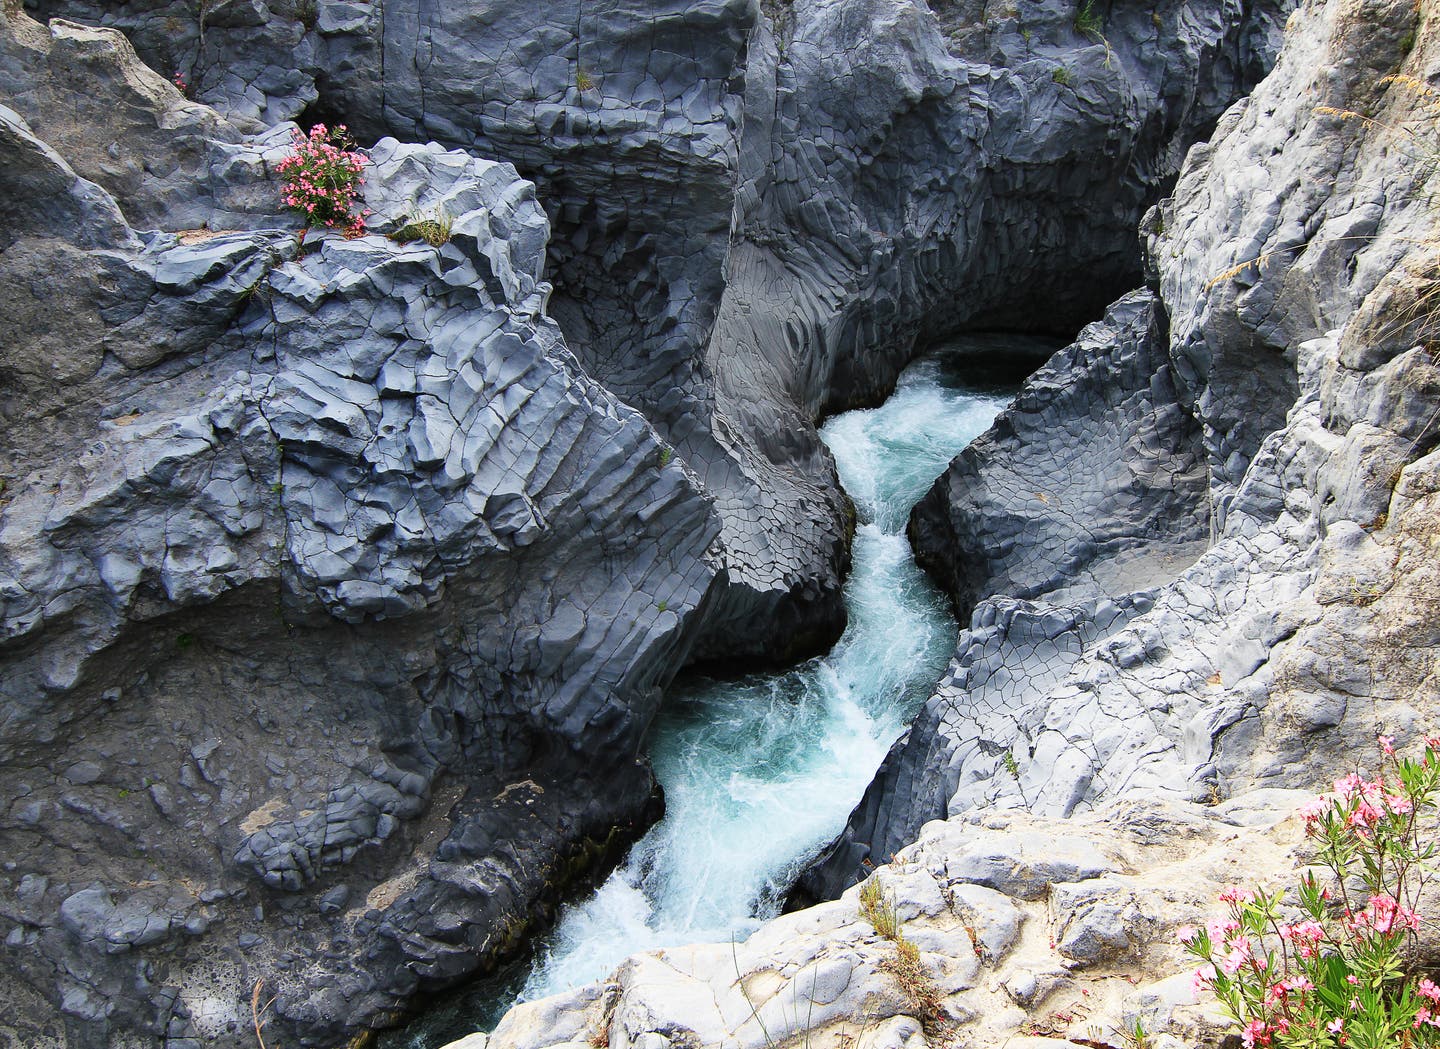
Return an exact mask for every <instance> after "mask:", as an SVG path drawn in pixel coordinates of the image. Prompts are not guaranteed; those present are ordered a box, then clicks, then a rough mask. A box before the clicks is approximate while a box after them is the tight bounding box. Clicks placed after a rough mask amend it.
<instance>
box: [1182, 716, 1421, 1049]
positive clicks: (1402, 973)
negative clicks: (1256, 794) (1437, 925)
mask: <svg viewBox="0 0 1440 1049" xmlns="http://www.w3.org/2000/svg"><path fill="white" fill-rule="evenodd" d="M1380 747H1381V751H1382V770H1381V772H1380V773H1379V774H1378V775H1376V776H1375V777H1374V778H1373V779H1366V778H1364V777H1362V776H1360V775H1359V774H1355V773H1352V774H1351V775H1349V776H1346V777H1345V778H1343V779H1340V780H1337V781H1336V782H1335V792H1334V793H1333V794H1332V795H1329V796H1322V797H1320V798H1318V799H1316V800H1315V801H1313V802H1311V803H1310V804H1308V805H1307V806H1305V807H1304V808H1303V809H1302V810H1301V811H1302V813H1303V815H1304V817H1305V829H1306V833H1307V835H1309V837H1310V838H1311V839H1312V840H1313V841H1314V842H1315V844H1316V851H1317V855H1316V862H1317V865H1318V866H1319V867H1321V868H1323V869H1324V871H1325V872H1326V873H1325V876H1324V884H1322V881H1321V878H1319V877H1317V876H1316V874H1315V873H1314V872H1313V871H1306V872H1305V873H1303V874H1302V875H1301V877H1300V879H1299V883H1298V884H1297V886H1296V887H1295V890H1294V893H1293V895H1291V896H1289V897H1287V894H1286V893H1284V892H1283V891H1282V892H1265V891H1259V890H1256V891H1252V890H1246V889H1239V888H1231V889H1227V890H1226V891H1225V892H1224V893H1222V894H1221V895H1220V899H1221V901H1222V902H1224V903H1225V904H1226V905H1227V907H1228V914H1227V916H1226V917H1225V918H1223V919H1221V920H1217V921H1212V922H1210V923H1208V924H1207V925H1206V926H1205V927H1204V928H1200V929H1191V930H1187V931H1185V932H1184V933H1182V937H1181V938H1182V940H1183V941H1184V942H1185V943H1186V945H1187V948H1188V950H1189V951H1190V953H1191V954H1193V955H1194V956H1195V957H1197V958H1199V959H1200V960H1201V962H1202V963H1203V964H1202V966H1201V967H1200V969H1199V970H1197V971H1196V973H1195V984H1196V987H1197V989H1208V990H1210V991H1211V992H1213V993H1214V995H1215V996H1216V998H1218V999H1219V1001H1220V1004H1221V1006H1222V1007H1223V1008H1224V1009H1225V1011H1226V1012H1227V1013H1228V1014H1229V1015H1230V1017H1231V1018H1232V1019H1233V1020H1234V1021H1235V1023H1237V1024H1238V1025H1239V1026H1240V1029H1241V1040H1242V1041H1243V1042H1244V1044H1245V1045H1246V1047H1247V1049H1253V1047H1255V1046H1276V1047H1291V1046H1295V1047H1302V1046H1303V1047H1307V1049H1309V1047H1319V1046H1326V1047H1329V1046H1346V1047H1349V1049H1382V1047H1383V1049H1408V1047H1412V1046H1414V1047H1418V1046H1428V1045H1440V986H1437V985H1436V984H1435V983H1434V982H1432V981H1431V980H1430V979H1429V978H1428V977H1427V976H1426V975H1425V974H1424V973H1423V972H1422V971H1421V970H1420V968H1419V965H1418V961H1417V953H1416V947H1417V933H1418V931H1419V929H1420V927H1421V924H1422V922H1424V923H1426V924H1430V923H1429V922H1428V920H1426V919H1424V918H1422V916H1421V914H1420V913H1419V905H1420V895H1421V892H1422V891H1423V889H1424V888H1425V885H1426V882H1427V880H1428V879H1429V877H1430V874H1431V872H1432V871H1433V870H1434V867H1433V861H1434V858H1435V855H1436V847H1435V841H1434V831H1435V822H1436V794H1437V791H1440V738H1429V739H1427V740H1426V741H1425V751H1424V755H1423V757H1421V758H1419V759H1418V760H1417V759H1413V758H1402V757H1399V756H1398V755H1397V754H1396V753H1395V748H1394V744H1393V741H1392V740H1390V739H1389V738H1388V737H1385V736H1381V737H1380Z"/></svg>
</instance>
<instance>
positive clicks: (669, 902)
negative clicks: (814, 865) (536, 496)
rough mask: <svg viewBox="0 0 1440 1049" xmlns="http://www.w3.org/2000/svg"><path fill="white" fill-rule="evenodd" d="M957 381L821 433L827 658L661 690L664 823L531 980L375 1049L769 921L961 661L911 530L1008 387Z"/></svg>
mask: <svg viewBox="0 0 1440 1049" xmlns="http://www.w3.org/2000/svg"><path fill="white" fill-rule="evenodd" d="M967 370H970V369H968V368H966V367H964V365H962V364H957V363H956V362H955V361H954V360H950V359H947V358H946V357H944V356H932V357H927V358H923V359H921V360H919V361H917V362H916V363H914V364H912V365H911V366H910V367H909V368H908V369H906V371H905V373H904V375H903V376H902V377H901V379H900V383H899V385H898V387H897V389H896V391H895V393H894V394H893V395H892V396H891V397H890V399H889V400H887V401H886V402H885V403H884V404H883V405H881V406H880V407H879V408H874V409H870V410H863V411H852V412H846V413H844V414H843V415H839V416H836V417H835V418H833V419H831V420H830V421H829V422H828V423H827V424H826V425H825V426H824V428H823V429H822V430H821V434H822V436H823V437H824V440H825V443H826V444H827V445H828V446H829V447H830V450H831V452H832V453H833V454H834V456H835V460H836V462H837V464H838V465H839V469H840V478H841V481H842V483H843V484H844V486H845V490H846V491H847V492H848V493H849V494H850V497H851V499H853V500H854V502H855V506H856V510H857V514H858V517H859V522H860V523H859V525H858V527H857V529H856V534H855V546H854V564H853V568H852V570H851V575H850V578H849V580H848V581H847V583H846V586H845V599H846V602H847V606H848V609H849V625H848V626H847V628H846V630H845V633H844V636H843V637H842V638H841V639H840V641H839V642H838V643H837V644H836V645H835V647H834V648H833V649H832V650H831V651H830V652H829V653H828V654H827V655H825V656H822V657H818V658H816V659H812V660H810V661H808V662H806V663H804V664H801V665H800V666H798V667H795V668H793V669H791V670H788V671H783V672H780V673H772V674H756V675H751V676H748V677H744V678H741V679H740V680H738V681H734V680H732V681H710V680H704V679H701V680H695V679H692V680H690V681H688V682H686V683H684V684H682V685H680V686H678V687H677V688H675V689H674V690H672V692H671V693H670V695H668V696H667V698H666V702H665V706H664V709H663V710H662V712H661V714H660V715H659V717H658V718H657V720H656V724H655V727H654V729H653V732H652V735H651V740H650V754H651V757H652V760H653V761H654V765H655V772H656V775H657V776H658V777H659V780H660V783H661V784H662V785H663V787H664V789H665V801H666V813H665V817H664V818H663V819H662V820H661V821H660V822H659V823H657V824H656V825H655V826H654V827H653V828H652V829H651V830H650V831H649V833H647V834H646V835H645V836H644V837H643V838H642V839H641V840H640V841H639V842H637V843H636V844H635V846H634V847H633V848H632V849H631V852H630V854H629V857H628V859H627V860H626V862H625V863H624V864H623V865H622V866H621V867H620V868H619V869H617V870H616V871H615V872H614V873H613V874H612V875H611V876H610V878H609V879H608V880H607V881H606V882H605V883H604V884H603V885H601V887H600V888H599V889H598V890H596V891H595V892H594V893H593V894H592V895H591V896H590V897H589V898H588V899H585V900H583V901H580V902H578V903H576V904H573V905H571V906H569V907H567V908H565V909H564V910H563V911H562V912H561V917H560V919H559V921H558V922H557V924H556V926H555V929H554V930H553V931H552V932H551V934H550V935H549V936H548V937H546V939H545V940H544V942H543V943H542V944H541V946H540V948H539V950H538V951H537V953H536V955H535V956H534V958H533V960H532V961H531V963H530V964H529V966H528V968H521V969H516V970H513V971H512V972H511V973H510V974H508V975H507V976H505V977H502V978H500V979H499V980H492V981H489V982H488V987H486V988H477V989H476V991H474V992H470V993H468V994H467V995H465V996H462V997H461V998H459V999H457V1000H456V1001H454V1002H452V1003H451V1004H450V1005H449V1006H448V1007H446V1008H444V1009H441V1010H437V1011H435V1012H432V1013H431V1014H430V1015H429V1016H428V1017H426V1018H425V1019H424V1020H422V1021H420V1022H418V1023H417V1024H414V1025H411V1027H409V1028H407V1029H406V1030H405V1031H404V1032H403V1033H401V1034H399V1035H398V1036H396V1035H392V1036H389V1037H386V1038H385V1039H383V1040H382V1042H381V1045H382V1046H386V1047H388V1049H434V1047H435V1046H438V1045H442V1044H443V1043H444V1042H445V1041H446V1040H448V1039H450V1038H458V1037H460V1036H461V1035H463V1034H465V1033H467V1032H469V1031H473V1030H475V1029H476V1028H477V1027H478V1028H482V1029H489V1028H491V1027H493V1025H494V1023H495V1022H496V1021H498V1019H499V1017H500V1016H501V1015H503V1013H504V1011H505V1009H507V1008H508V1007H509V1006H510V1005H512V1004H513V1003H514V1002H515V1001H517V1000H527V999H534V998H540V997H544V996H546V995H550V994H555V993H558V992H560V991H564V990H568V989H570V988H573V987H577V986H579V985H581V984H584V983H588V982H591V981H593V980H597V979H600V978H602V977H604V976H605V975H606V974H608V973H609V972H610V971H611V970H612V969H614V968H615V967H616V966H617V965H618V964H619V963H620V962H621V961H623V960H624V959H625V958H626V957H627V956H628V955H630V954H633V953H635V952H637V951H643V950H648V949H651V948H656V947H665V946H674V945H679V944H685V943H699V942H707V941H709V942H715V941H722V942H723V941H725V940H730V939H736V940H739V939H743V938H744V937H745V936H747V935H748V934H749V933H750V932H751V931H753V930H754V929H755V928H756V927H757V926H758V925H759V924H760V923H761V922H763V921H765V920H766V919H768V918H771V917H774V916H775V915H776V914H777V913H779V909H780V905H781V903H782V902H783V897H784V894H785V892H786V890H787V889H788V887H789V885H790V883H791V881H792V880H793V879H794V877H795V875H796V874H798V872H799V870H800V868H801V867H802V865H803V864H805V863H806V862H808V861H809V859H810V858H811V857H813V856H814V854H815V853H816V851H817V850H818V849H819V848H820V847H821V846H823V845H824V844H825V843H826V842H828V841H829V840H830V839H832V838H833V837H834V836H835V835H836V834H837V833H838V832H839V831H840V829H841V828H842V827H843V826H844V822H845V818H846V817H847V816H848V815H849V813H850V810H851V809H852V808H853V807H854V806H855V804H856V802H858V801H859V800H860V795H861V794H862V793H863V792H864V790H865V787H866V785H867V784H868V783H869V781H870V779H871V777H872V776H873V775H874V773H875V769H876V768H877V767H878V766H879V764H880V761H881V759H882V758H883V757H884V756H885V752H886V750H887V749H888V748H889V746H890V744H891V743H892V742H893V741H894V740H895V739H896V738H897V737H898V736H899V735H900V733H901V732H902V731H903V730H904V728H905V725H906V724H907V723H908V722H909V720H910V718H911V717H913V716H914V714H915V711H916V710H917V709H918V708H919V705H920V704H921V703H923V702H924V699H925V697H926V695H928V693H929V690H930V687H931V686H932V685H933V684H934V682H935V680H936V679H937V678H938V677H939V675H940V672H941V671H942V670H943V668H944V666H945V664H946V662H947V660H948V659H949V657H950V654H951V653H952V651H953V650H954V644H955V622H954V620H953V618H952V617H951V615H950V612H949V609H948V606H947V604H946V602H945V599H944V598H943V596H942V595H941V594H940V593H939V591H937V590H936V589H935V588H934V587H933V586H932V585H931V584H930V582H929V581H928V580H927V579H926V578H925V577H924V575H923V574H922V573H921V572H920V570H919V569H918V568H917V567H916V566H915V562H914V560H913V559H912V557H911V552H910V544H909V542H908V541H907V540H906V538H905V523H906V520H907V519H908V517H909V513H910V509H911V507H912V506H913V505H914V504H915V502H916V500H918V499H919V498H920V496H921V495H923V494H924V493H925V491H926V490H927V489H928V488H929V487H930V485H931V483H932V482H933V481H934V479H935V478H936V477H938V476H939V475H940V473H941V472H943V470H944V469H945V467H946V465H947V464H948V463H949V461H950V459H951V458H952V457H953V456H954V455H955V454H956V453H957V452H959V451H960V450H961V449H962V448H964V447H965V445H967V444H969V443H970V441H972V440H973V439H974V438H975V437H976V436H978V435H979V434H980V433H982V432H983V431H984V430H985V429H986V428H987V427H988V426H989V425H990V422H991V420H992V419H993V418H994V417H995V415H996V413H997V412H999V411H1000V409H1001V408H1003V407H1004V406H1005V404H1006V403H1007V401H1008V399H1009V396H1010V392H1009V389H1008V388H1001V387H997V386H989V387H983V388H982V387H978V386H975V385H966V384H964V383H963V382H962V381H961V375H963V373H964V371H967ZM487 999H488V1000H487Z"/></svg>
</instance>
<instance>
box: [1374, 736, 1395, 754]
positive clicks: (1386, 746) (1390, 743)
mask: <svg viewBox="0 0 1440 1049" xmlns="http://www.w3.org/2000/svg"><path fill="white" fill-rule="evenodd" d="M1375 742H1377V743H1379V744H1380V749H1381V750H1383V751H1384V752H1385V755H1386V757H1393V756H1394V754H1395V737H1394V736H1376V737H1375Z"/></svg>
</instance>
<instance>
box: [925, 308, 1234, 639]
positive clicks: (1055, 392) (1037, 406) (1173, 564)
mask: <svg viewBox="0 0 1440 1049" xmlns="http://www.w3.org/2000/svg"><path fill="white" fill-rule="evenodd" d="M1166 320H1167V318H1166V317H1165V315H1164V313H1163V311H1162V309H1161V307H1160V305H1159V303H1158V302H1157V301H1156V299H1155V297H1154V296H1153V295H1152V294H1150V293H1148V292H1137V293H1135V294H1133V295H1130V296H1127V297H1126V298H1124V299H1121V300H1120V301H1119V302H1117V303H1115V304H1114V305H1113V306H1112V307H1111V308H1110V309H1109V310H1108V311H1107V313H1106V317H1105V319H1104V320H1103V321H1101V322H1098V323H1096V324H1093V325H1091V326H1090V327H1088V328H1086V329H1085V331H1084V332H1082V333H1081V335H1080V337H1079V339H1078V340H1077V341H1076V342H1075V343H1074V344H1073V345H1071V346H1069V347H1067V348H1066V349H1064V350H1061V351H1060V352H1059V353H1058V354H1056V355H1055V356H1054V357H1053V358H1051V360H1050V361H1049V362H1048V363H1047V364H1046V365H1045V367H1044V368H1042V369H1040V371H1038V372H1037V373H1036V374H1035V375H1034V376H1032V377H1031V378H1030V380H1029V381H1028V382H1027V383H1026V384H1025V388H1024V389H1023V390H1022V391H1021V392H1020V394H1019V396H1018V397H1016V399H1015V401H1014V403H1013V404H1011V406H1010V407H1009V408H1007V409H1006V410H1005V411H1004V412H1002V413H1001V415H1000V417H999V418H998V419H996V421H995V424H994V425H993V426H992V427H991V428H990V430H989V431H988V432H987V433H986V434H984V435H983V436H982V437H981V438H979V439H978V440H977V441H975V442H974V443H973V444H972V445H971V446H970V447H969V448H967V449H966V450H965V451H964V452H963V453H962V454H961V455H960V456H959V457H957V459H956V460H955V462H954V463H952V464H951V466H950V468H949V470H947V471H946V472H945V474H944V476H943V477H942V478H941V479H940V481H939V482H938V483H937V484H936V485H935V487H934V488H932V489H931V491H930V492H929V494H928V495H926V496H925V498H924V499H922V500H921V501H920V503H919V504H918V505H917V506H916V508H915V511H914V513H913V514H912V515H911V527H910V539H911V542H912V544H913V545H914V547H915V549H916V556H917V559H918V560H919V562H920V564H921V566H922V567H924V568H925V569H926V570H927V571H929V572H930V573H931V574H932V575H934V576H935V577H936V578H937V579H941V580H943V584H944V586H945V589H946V591H947V592H948V593H949V594H950V596H951V599H952V600H953V601H954V602H955V605H956V608H957V610H958V611H959V612H960V613H961V614H962V615H968V614H969V612H970V610H971V609H972V608H974V606H975V604H976V602H977V601H978V600H979V598H981V597H982V596H985V595H989V594H996V593H1000V594H1006V595H1010V596H1013V597H1016V598H1021V599H1026V600H1034V599H1037V598H1042V597H1043V598H1046V599H1048V600H1049V601H1052V602H1055V603H1064V602H1065V601H1067V600H1070V599H1077V600H1083V599H1087V598H1093V597H1095V596H1098V595H1103V596H1106V597H1111V598H1115V597H1119V596H1122V595H1124V594H1127V593H1131V592H1134V591H1137V590H1143V589H1146V588H1147V587H1149V586H1151V585H1153V584H1154V583H1156V582H1163V581H1166V580H1168V579H1170V578H1172V577H1173V576H1174V575H1175V574H1176V572H1177V571H1178V570H1179V569H1180V568H1182V567H1184V564H1185V562H1186V561H1187V560H1193V559H1194V557H1195V556H1196V555H1198V554H1199V552H1200V549H1201V548H1202V547H1203V543H1204V541H1206V540H1208V538H1209V521H1208V507H1207V506H1206V494H1207V492H1206V475H1205V457H1204V454H1203V451H1202V448H1201V435H1200V426H1199V424H1198V423H1197V422H1196V421H1195V420H1194V419H1193V418H1192V417H1191V416H1190V415H1189V414H1187V413H1186V412H1185V410H1184V409H1183V408H1182V407H1180V405H1179V403H1178V402H1179V396H1178V392H1177V390H1176V383H1175V381H1174V378H1173V374H1172V370H1171V367H1170V362H1169V358H1168V355H1167V349H1168V347H1167V346H1166V342H1165V335H1166V328H1167V325H1166ZM1192 548H1193V549H1192ZM1187 554H1188V557H1187Z"/></svg>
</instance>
